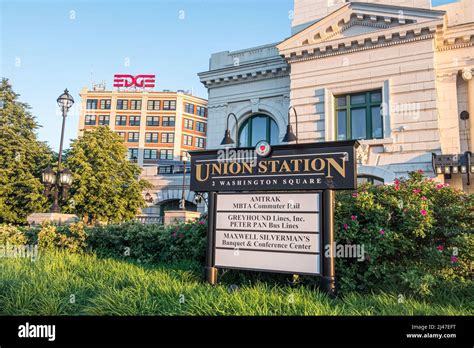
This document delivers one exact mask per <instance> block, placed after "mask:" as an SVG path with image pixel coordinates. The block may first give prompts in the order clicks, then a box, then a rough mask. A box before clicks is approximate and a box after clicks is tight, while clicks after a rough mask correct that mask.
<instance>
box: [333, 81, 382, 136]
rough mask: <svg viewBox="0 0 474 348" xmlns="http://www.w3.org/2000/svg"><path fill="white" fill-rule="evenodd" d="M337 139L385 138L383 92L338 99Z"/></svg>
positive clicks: (349, 95)
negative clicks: (382, 107)
mask: <svg viewBox="0 0 474 348" xmlns="http://www.w3.org/2000/svg"><path fill="white" fill-rule="evenodd" d="M335 104H336V139H337V140H346V139H380V138H383V123H382V113H381V112H380V105H381V104H382V91H381V90H376V91H370V92H364V93H355V94H348V95H343V96H337V97H336V103H335Z"/></svg>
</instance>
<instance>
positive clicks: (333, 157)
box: [190, 141, 358, 293]
mask: <svg viewBox="0 0 474 348" xmlns="http://www.w3.org/2000/svg"><path fill="white" fill-rule="evenodd" d="M357 146H358V142H357V141H338V142H325V143H311V144H297V145H277V146H273V147H270V145H269V144H268V143H265V142H260V143H259V144H258V145H257V148H256V149H255V151H254V156H253V158H239V156H233V157H225V156H222V153H221V152H222V151H223V150H205V151H192V152H190V155H191V187H190V189H191V190H192V191H195V192H208V193H209V207H208V208H209V209H208V210H209V223H208V226H209V229H208V246H207V260H206V279H207V280H208V281H209V282H210V283H212V284H215V283H216V282H217V269H219V268H229V269H242V270H254V271H265V272H278V273H290V274H309V275H320V276H322V280H323V288H324V289H325V290H326V291H327V292H329V293H334V282H335V275H334V255H333V250H332V248H329V251H330V252H329V253H328V255H325V253H324V252H323V251H324V250H325V249H324V246H325V245H333V241H334V190H350V189H355V188H356V185H357V174H356V161H355V152H356V148H357ZM233 150H234V153H245V151H247V153H248V152H250V151H252V150H253V149H249V148H243V149H233ZM252 152H253V151H252Z"/></svg>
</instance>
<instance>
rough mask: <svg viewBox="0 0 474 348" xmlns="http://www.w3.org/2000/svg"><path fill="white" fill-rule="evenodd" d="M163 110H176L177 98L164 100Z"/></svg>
mask: <svg viewBox="0 0 474 348" xmlns="http://www.w3.org/2000/svg"><path fill="white" fill-rule="evenodd" d="M163 110H176V100H165V101H163Z"/></svg>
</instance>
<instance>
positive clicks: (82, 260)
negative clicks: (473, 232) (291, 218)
mask: <svg viewBox="0 0 474 348" xmlns="http://www.w3.org/2000/svg"><path fill="white" fill-rule="evenodd" d="M230 284H231V283H225V282H223V283H221V284H220V285H218V286H216V287H212V286H210V285H208V284H206V283H204V282H203V281H202V280H201V274H200V272H199V271H198V269H197V268H196V266H192V265H186V264H176V265H158V266H154V267H143V266H141V265H139V264H133V263H129V262H125V261H118V260H114V259H98V258H96V257H95V256H93V255H72V254H67V253H53V254H47V255H42V256H40V258H39V259H38V260H37V261H31V260H29V259H24V258H23V259H21V258H0V314H2V315H473V314H474V300H473V297H472V294H471V296H469V297H458V296H454V295H451V294H449V293H446V294H444V295H439V294H438V295H436V296H434V297H433V298H430V299H429V300H424V301H421V300H416V299H413V298H405V300H404V302H403V303H399V302H398V298H397V296H398V295H397V294H374V295H361V294H356V293H353V294H348V295H346V296H344V297H341V298H338V299H336V300H332V299H329V298H328V297H327V296H326V295H324V294H322V293H320V292H319V291H317V290H314V289H312V288H310V287H305V286H290V285H285V284H282V283H281V284H275V283H263V282H257V283H252V284H251V283H246V284H239V288H238V289H237V290H236V291H233V292H232V291H228V289H229V285H230Z"/></svg>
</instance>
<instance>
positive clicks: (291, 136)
mask: <svg viewBox="0 0 474 348" xmlns="http://www.w3.org/2000/svg"><path fill="white" fill-rule="evenodd" d="M291 110H293V112H294V113H295V121H296V135H295V134H294V133H293V127H292V126H291V121H290V112H291ZM281 141H282V142H284V143H291V142H292V141H296V143H297V144H298V114H297V113H296V109H295V108H294V107H293V106H290V107H289V108H288V125H287V126H286V134H285V136H284V137H283V139H282V140H281Z"/></svg>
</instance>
